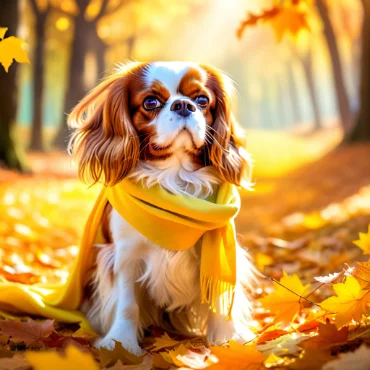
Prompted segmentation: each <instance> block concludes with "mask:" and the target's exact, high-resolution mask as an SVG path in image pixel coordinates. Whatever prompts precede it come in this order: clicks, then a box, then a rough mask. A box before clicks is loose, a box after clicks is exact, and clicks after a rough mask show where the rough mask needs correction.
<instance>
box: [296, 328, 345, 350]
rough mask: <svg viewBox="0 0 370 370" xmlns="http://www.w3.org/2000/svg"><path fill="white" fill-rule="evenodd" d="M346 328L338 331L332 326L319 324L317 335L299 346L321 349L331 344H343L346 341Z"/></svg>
mask: <svg viewBox="0 0 370 370" xmlns="http://www.w3.org/2000/svg"><path fill="white" fill-rule="evenodd" d="M348 332H349V331H348V327H345V328H342V329H341V330H338V328H337V327H336V326H335V325H334V324H321V323H320V324H319V335H317V336H315V337H312V338H310V339H308V340H306V341H304V342H302V343H301V344H300V345H301V346H302V347H303V348H305V349H307V348H316V349H321V348H322V347H326V346H330V345H331V344H333V343H341V342H345V341H346V340H347V339H348Z"/></svg>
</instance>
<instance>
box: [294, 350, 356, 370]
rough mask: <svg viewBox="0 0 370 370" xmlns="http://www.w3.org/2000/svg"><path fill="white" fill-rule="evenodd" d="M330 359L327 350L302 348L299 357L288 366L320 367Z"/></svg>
mask: <svg viewBox="0 0 370 370" xmlns="http://www.w3.org/2000/svg"><path fill="white" fill-rule="evenodd" d="M332 359H333V357H332V356H331V355H330V352H329V351H318V350H317V349H316V348H315V349H313V348H309V349H308V350H304V351H303V353H302V355H301V356H300V357H299V359H297V360H296V361H295V362H294V363H293V364H291V365H290V366H289V368H290V369H293V370H313V369H321V368H322V365H324V364H326V363H327V362H328V361H330V360H332ZM347 370H349V369H347Z"/></svg>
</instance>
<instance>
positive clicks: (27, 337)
mask: <svg viewBox="0 0 370 370" xmlns="http://www.w3.org/2000/svg"><path fill="white" fill-rule="evenodd" d="M0 330H1V331H2V333H4V334H6V335H9V336H10V337H12V338H14V339H16V340H19V341H22V342H24V343H26V344H33V345H38V344H40V343H42V340H43V339H46V338H48V337H49V336H50V335H51V333H52V332H53V331H54V330H55V329H54V320H46V321H44V322H43V323H39V322H36V321H33V320H31V319H28V321H27V322H22V321H15V320H14V321H10V320H0Z"/></svg>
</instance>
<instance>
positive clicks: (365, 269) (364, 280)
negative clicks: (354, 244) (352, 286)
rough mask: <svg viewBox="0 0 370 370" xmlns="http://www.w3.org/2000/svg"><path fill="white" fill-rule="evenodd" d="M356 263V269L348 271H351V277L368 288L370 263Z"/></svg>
mask: <svg viewBox="0 0 370 370" xmlns="http://www.w3.org/2000/svg"><path fill="white" fill-rule="evenodd" d="M356 263H357V266H356V267H354V268H353V267H352V268H350V269H347V271H349V274H350V275H352V276H354V277H355V278H357V279H358V282H359V283H360V285H361V286H362V287H363V288H366V287H368V286H369V284H370V261H368V262H356Z"/></svg>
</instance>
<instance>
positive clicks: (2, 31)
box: [0, 27, 8, 39]
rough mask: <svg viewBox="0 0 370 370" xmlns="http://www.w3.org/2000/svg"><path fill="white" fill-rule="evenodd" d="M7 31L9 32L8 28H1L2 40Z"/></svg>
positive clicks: (0, 36) (0, 35)
mask: <svg viewBox="0 0 370 370" xmlns="http://www.w3.org/2000/svg"><path fill="white" fill-rule="evenodd" d="M6 31H8V27H0V39H3V38H4V36H5V34H6Z"/></svg>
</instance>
